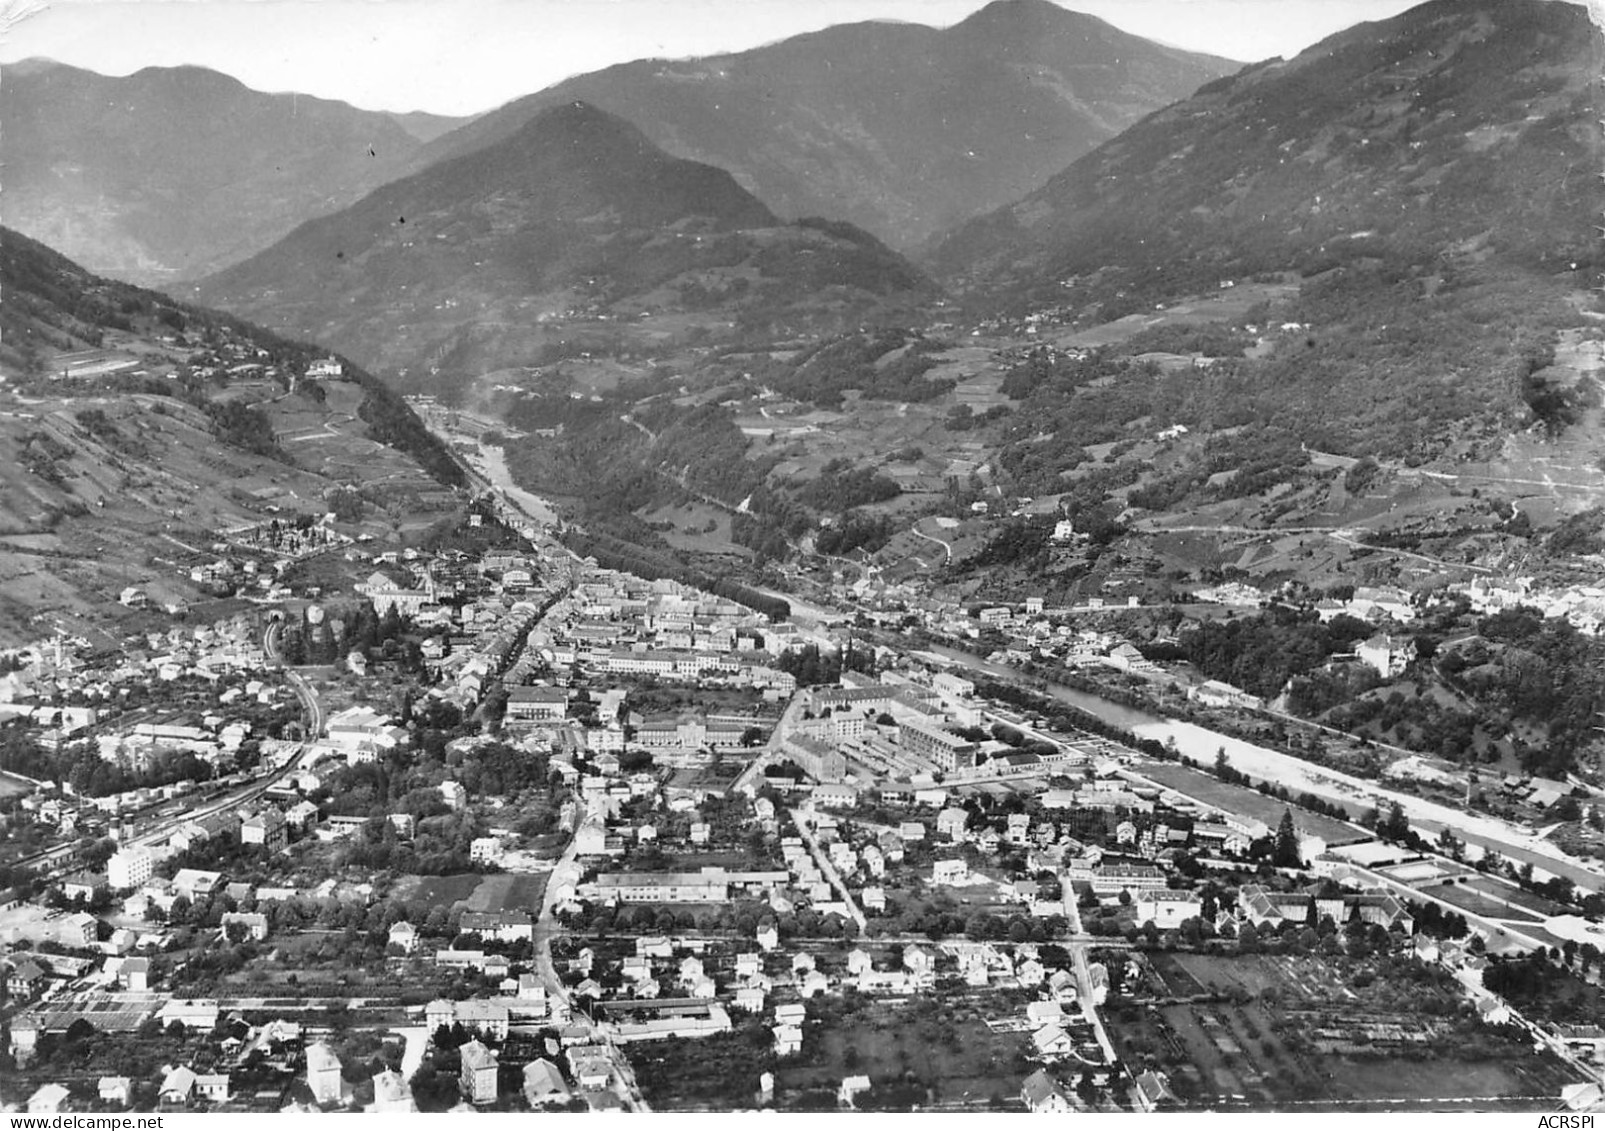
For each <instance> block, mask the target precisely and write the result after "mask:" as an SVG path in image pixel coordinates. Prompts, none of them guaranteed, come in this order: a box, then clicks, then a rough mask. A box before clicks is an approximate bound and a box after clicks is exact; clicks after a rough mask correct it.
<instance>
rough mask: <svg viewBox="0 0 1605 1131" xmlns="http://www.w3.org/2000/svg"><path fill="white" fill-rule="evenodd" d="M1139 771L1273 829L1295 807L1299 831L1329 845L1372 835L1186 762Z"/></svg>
mask: <svg viewBox="0 0 1605 1131" xmlns="http://www.w3.org/2000/svg"><path fill="white" fill-rule="evenodd" d="M1138 772H1139V773H1141V774H1142V775H1143V776H1144V777H1146V778H1151V779H1152V780H1153V781H1155V782H1157V783H1159V784H1160V785H1163V786H1166V787H1168V788H1170V789H1174V790H1176V791H1177V792H1178V793H1185V794H1186V795H1187V796H1188V797H1192V798H1195V799H1197V800H1199V801H1202V802H1204V803H1205V804H1206V805H1214V806H1216V807H1218V808H1221V809H1225V810H1227V811H1228V812H1232V813H1236V814H1239V815H1241V816H1244V817H1252V818H1253V819H1254V820H1256V821H1259V822H1261V823H1262V824H1265V825H1267V826H1269V827H1270V828H1273V829H1274V828H1275V827H1276V825H1277V822H1279V821H1280V820H1281V819H1282V811H1283V810H1284V809H1292V811H1293V822H1294V824H1296V825H1297V826H1298V829H1299V831H1300V832H1303V833H1307V834H1309V835H1310V836H1317V837H1320V838H1321V839H1322V840H1324V841H1326V843H1327V844H1328V845H1329V846H1331V845H1339V844H1352V843H1354V842H1356V841H1361V840H1369V839H1370V838H1371V834H1370V833H1368V832H1366V831H1365V830H1364V829H1362V828H1359V827H1358V826H1355V825H1351V824H1348V823H1347V822H1344V821H1339V820H1336V819H1334V818H1332V817H1327V816H1324V815H1323V814H1320V813H1311V812H1309V811H1308V810H1305V809H1300V808H1299V807H1298V806H1297V805H1289V804H1288V803H1287V802H1285V801H1279V800H1277V799H1276V798H1274V797H1266V796H1265V795H1264V794H1262V793H1259V792H1258V791H1256V790H1252V789H1246V788H1244V787H1243V786H1239V785H1231V784H1229V783H1227V782H1223V781H1220V780H1218V779H1216V778H1214V777H1211V776H1210V775H1209V774H1206V773H1202V772H1200V771H1198V770H1192V769H1188V768H1187V767H1186V766H1178V765H1175V764H1174V763H1169V762H1146V763H1140V764H1139V766H1138Z"/></svg>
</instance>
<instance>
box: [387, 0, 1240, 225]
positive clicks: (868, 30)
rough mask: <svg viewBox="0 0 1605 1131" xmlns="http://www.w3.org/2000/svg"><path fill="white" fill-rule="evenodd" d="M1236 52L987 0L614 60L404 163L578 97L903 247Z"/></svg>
mask: <svg viewBox="0 0 1605 1131" xmlns="http://www.w3.org/2000/svg"><path fill="white" fill-rule="evenodd" d="M1240 66H1241V64H1240V63H1237V62H1233V61H1228V60H1221V59H1217V58H1215V57H1213V56H1204V55H1199V54H1196V53H1190V52H1185V51H1181V50H1179V49H1175V48H1168V47H1162V46H1159V45H1156V44H1153V43H1151V42H1150V41H1148V40H1144V39H1141V38H1139V37H1136V36H1131V35H1128V34H1127V33H1124V32H1120V31H1119V30H1118V29H1115V28H1114V27H1113V26H1112V25H1109V24H1107V23H1105V22H1104V21H1102V20H1098V19H1096V18H1095V17H1092V16H1086V15H1084V14H1082V13H1078V12H1073V11H1070V10H1068V9H1064V8H1060V7H1059V6H1058V5H1056V4H1051V3H1048V2H1047V0H995V2H994V3H993V4H990V5H988V6H987V7H986V8H983V9H981V10H979V11H978V12H976V13H973V14H972V15H971V16H970V17H969V18H968V19H966V20H964V21H961V22H960V23H958V24H956V25H954V26H952V27H950V28H945V29H938V28H931V27H927V26H925V25H923V24H909V23H897V22H892V21H867V22H862V23H852V24H839V25H834V26H832V27H829V28H825V29H822V30H820V31H816V32H809V33H805V34H803V35H798V36H792V37H789V38H787V39H782V40H779V41H777V42H775V43H771V44H766V45H764V46H761V47H758V48H753V49H751V50H748V51H741V52H732V53H726V54H721V55H714V56H708V57H705V58H701V59H682V60H663V59H644V60H636V61H633V62H628V63H621V64H616V65H614V66H611V67H607V68H604V69H602V70H600V71H595V72H591V73H589V74H585V75H577V76H574V77H573V78H570V79H566V80H564V81H562V82H559V83H556V84H554V85H553V86H550V87H548V88H546V89H545V90H542V91H538V92H536V93H534V94H531V95H527V96H525V97H523V98H520V99H515V100H513V101H512V102H510V103H507V104H505V105H503V106H501V107H499V108H497V109H496V110H493V111H490V112H488V113H487V114H485V115H483V116H482V117H480V118H478V119H476V120H475V121H474V122H472V123H470V124H468V125H466V126H464V127H462V128H459V129H457V130H454V131H452V132H451V133H448V134H446V135H444V136H442V137H440V138H438V139H436V140H435V141H433V142H431V143H430V144H429V145H428V146H426V147H425V148H424V149H423V150H422V151H420V153H419V154H418V155H417V156H416V157H415V158H414V161H413V164H414V167H422V166H425V165H427V164H430V163H433V162H435V161H438V160H441V159H444V158H446V157H451V156H459V155H462V154H464V153H466V152H470V151H472V150H474V149H477V148H483V147H484V146H486V145H490V144H494V143H495V142H496V141H498V140H500V139H501V138H505V137H506V136H508V135H509V134H510V133H511V132H513V131H514V130H516V129H517V127H518V125H519V124H520V123H521V122H523V121H525V120H527V119H528V118H529V116H530V115H532V114H534V113H537V112H539V111H540V110H541V109H543V108H545V107H547V106H550V105H555V104H559V103H561V102H564V101H568V100H572V99H581V100H583V101H586V102H589V103H592V104H594V105H596V106H598V107H600V108H601V109H603V110H607V111H609V112H612V113H616V114H618V115H619V116H621V117H624V118H626V119H628V120H629V121H632V122H634V123H635V124H636V125H637V126H638V127H639V128H641V129H642V130H643V132H645V133H646V134H647V136H648V137H650V138H652V140H653V141H655V142H656V143H657V144H658V145H660V146H662V147H663V148H664V149H666V150H667V151H668V152H670V153H671V154H673V155H675V156H680V157H686V158H690V159H693V160H698V161H703V162H707V163H709V164H713V165H717V166H719V167H721V168H725V169H728V170H730V171H731V172H732V173H733V174H734V175H735V176H736V178H737V179H738V181H740V182H741V184H742V185H743V186H744V187H745V188H747V189H748V190H749V191H751V192H753V193H754V194H755V195H756V196H758V197H759V198H760V199H762V200H764V201H765V202H766V203H767V204H769V206H770V207H772V208H774V209H775V210H776V211H777V212H778V213H779V214H781V215H782V216H788V217H800V216H807V215H825V216H830V217H833V218H836V219H843V220H847V221H849V222H851V223H853V224H855V225H856V226H858V227H860V228H863V229H865V230H866V231H870V232H873V233H874V234H875V235H877V236H878V237H879V238H881V239H883V240H885V241H886V242H888V243H889V244H891V245H892V246H894V247H897V248H899V249H904V250H906V249H908V248H911V247H914V246H916V245H918V244H919V243H921V242H922V241H924V240H926V239H928V238H930V236H932V235H933V234H935V233H936V232H938V231H941V230H943V229H945V228H946V227H949V226H951V225H952V224H955V223H957V222H959V221H961V220H963V219H965V218H967V217H968V216H970V215H974V214H975V213H977V212H979V211H983V210H984V209H985V207H987V206H989V205H995V204H1002V203H1005V202H1007V201H1008V200H1011V199H1013V198H1015V197H1017V196H1019V195H1022V194H1023V193H1024V192H1025V191H1027V190H1028V189H1030V188H1031V187H1033V186H1035V185H1036V184H1038V183H1040V182H1041V181H1043V180H1046V178H1047V177H1048V176H1050V175H1051V174H1052V173H1054V172H1057V171H1058V170H1059V169H1061V168H1062V167H1063V166H1064V165H1066V164H1068V163H1069V161H1070V160H1072V159H1073V158H1074V157H1076V156H1078V155H1079V154H1081V153H1083V152H1086V151H1087V150H1088V149H1090V148H1091V147H1092V146H1093V145H1094V144H1096V143H1097V142H1098V141H1101V140H1103V139H1105V138H1107V137H1109V136H1112V135H1113V134H1114V133H1116V132H1118V131H1119V130H1120V129H1121V128H1124V127H1125V126H1127V125H1129V124H1131V123H1132V122H1134V121H1136V120H1137V119H1139V118H1140V117H1142V116H1143V115H1144V114H1146V113H1148V112H1150V111H1152V110H1155V109H1158V108H1159V107H1160V106H1163V105H1166V104H1168V103H1169V102H1171V101H1174V100H1175V99H1177V98H1180V97H1183V96H1185V95H1186V94H1188V93H1190V92H1191V91H1192V90H1193V89H1194V88H1195V87H1197V86H1198V85H1199V84H1200V83H1202V82H1204V81H1207V80H1209V79H1212V78H1214V77H1217V76H1218V75H1221V74H1225V73H1229V72H1230V71H1233V70H1236V69H1237V68H1238V67H1240Z"/></svg>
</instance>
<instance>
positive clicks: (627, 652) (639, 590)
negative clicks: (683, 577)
mask: <svg viewBox="0 0 1605 1131" xmlns="http://www.w3.org/2000/svg"><path fill="white" fill-rule="evenodd" d="M803 639H804V638H803V637H802V635H801V634H800V633H799V632H798V630H797V629H796V628H795V627H794V626H792V625H789V624H780V625H771V624H770V623H769V622H768V618H766V617H763V616H761V615H759V614H757V613H754V612H753V611H752V610H750V609H748V608H746V607H745V606H742V605H738V604H736V603H735V602H733V601H729V600H726V599H724V598H720V597H715V596H712V595H710V594H708V593H704V592H701V591H700V590H696V589H692V588H689V587H687V586H684V585H681V584H679V583H678V582H674V581H669V580H658V581H643V580H641V579H639V578H635V577H631V576H630V575H628V574H622V573H617V572H615V571H611V570H602V569H594V568H587V569H586V570H585V571H584V572H583V573H582V574H581V575H580V577H579V579H578V581H577V582H576V584H575V585H574V587H573V590H572V591H571V592H570V593H569V594H568V595H567V596H566V597H565V598H564V599H563V600H562V601H560V602H559V603H558V604H557V605H556V606H554V607H553V608H552V610H551V611H550V613H549V614H548V616H547V617H546V619H545V620H544V622H543V623H542V625H541V627H540V628H539V629H538V630H537V631H536V632H535V633H533V634H531V637H530V646H531V648H532V649H534V650H535V651H536V652H537V653H538V654H539V655H540V656H541V657H542V658H543V659H545V660H546V662H547V663H548V664H549V665H551V667H553V668H554V669H556V670H558V671H559V672H562V671H567V672H570V673H588V674H593V675H651V676H659V677H663V678H672V679H675V680H676V681H680V682H699V683H710V684H728V685H735V686H746V687H757V688H764V689H768V690H770V691H773V692H774V693H775V694H776V695H777V696H783V695H789V694H790V693H791V692H792V691H794V690H795V689H796V681H795V679H793V677H792V676H791V675H790V674H789V673H786V672H783V671H780V670H779V669H778V668H776V667H775V666H774V662H775V657H776V656H779V655H782V654H784V653H786V652H788V651H791V650H792V649H794V648H797V647H800V646H801V644H802V643H803Z"/></svg>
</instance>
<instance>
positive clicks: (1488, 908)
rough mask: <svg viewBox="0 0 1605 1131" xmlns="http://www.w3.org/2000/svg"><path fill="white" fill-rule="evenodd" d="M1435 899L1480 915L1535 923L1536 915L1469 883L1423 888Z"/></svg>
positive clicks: (1514, 921) (1516, 921)
mask: <svg viewBox="0 0 1605 1131" xmlns="http://www.w3.org/2000/svg"><path fill="white" fill-rule="evenodd" d="M1422 890H1423V891H1426V892H1428V893H1429V894H1430V895H1432V897H1433V898H1435V899H1441V900H1443V901H1444V902H1445V903H1452V904H1454V905H1455V906H1456V907H1458V908H1460V909H1461V910H1462V911H1469V912H1471V913H1472V914H1473V915H1482V916H1484V917H1486V918H1490V919H1509V920H1510V921H1511V922H1513V923H1537V922H1538V921H1539V919H1538V916H1536V915H1530V914H1528V913H1527V912H1525V911H1523V910H1521V909H1520V908H1517V907H1511V906H1509V905H1508V904H1506V903H1504V902H1503V901H1502V900H1500V899H1495V898H1492V897H1490V896H1489V895H1487V894H1485V893H1484V892H1482V891H1480V890H1478V889H1476V888H1474V887H1472V886H1471V885H1469V884H1466V885H1462V884H1439V885H1438V886H1436V887H1433V888H1423V889H1422Z"/></svg>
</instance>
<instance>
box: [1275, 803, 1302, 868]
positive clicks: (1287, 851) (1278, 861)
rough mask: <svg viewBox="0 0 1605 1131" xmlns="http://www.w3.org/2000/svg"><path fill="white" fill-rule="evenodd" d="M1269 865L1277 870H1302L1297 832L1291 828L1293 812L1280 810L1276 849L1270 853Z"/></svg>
mask: <svg viewBox="0 0 1605 1131" xmlns="http://www.w3.org/2000/svg"><path fill="white" fill-rule="evenodd" d="M1271 863H1272V864H1275V865H1276V866H1277V867H1278V868H1302V867H1303V866H1304V861H1303V860H1302V859H1301V858H1300V857H1299V850H1298V830H1297V829H1296V828H1294V827H1293V811H1292V810H1291V809H1283V810H1282V822H1281V824H1279V825H1277V826H1276V847H1275V849H1274V850H1273V851H1272V853H1271Z"/></svg>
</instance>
